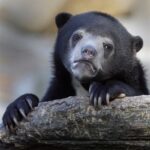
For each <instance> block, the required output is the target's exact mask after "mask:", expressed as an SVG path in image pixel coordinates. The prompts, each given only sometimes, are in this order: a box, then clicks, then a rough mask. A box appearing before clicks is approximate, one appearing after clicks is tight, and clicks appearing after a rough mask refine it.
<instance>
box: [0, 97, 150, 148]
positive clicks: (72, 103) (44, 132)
mask: <svg viewBox="0 0 150 150" xmlns="http://www.w3.org/2000/svg"><path fill="white" fill-rule="evenodd" d="M0 141H1V142H0V148H1V149H2V148H3V149H5V150H6V149H7V150H8V149H9V150H13V148H14V149H15V150H16V149H17V148H18V149H19V148H27V149H32V150H34V149H36V150H40V149H41V148H42V149H44V148H45V149H52V150H56V149H57V150H58V149H61V150H63V149H64V150H72V149H73V150H81V149H82V150H84V149H86V150H88V149H94V150H99V149H102V150H103V149H105V150H107V149H111V150H113V149H114V150H117V149H118V150H120V149H121V150H123V149H127V148H128V149H136V150H137V149H144V150H146V149H149V148H150V96H139V97H127V98H124V99H116V100H115V101H113V102H112V103H111V104H110V105H109V106H102V107H101V108H100V109H97V110H95V109H94V108H93V107H92V106H90V105H89V99H88V98H83V97H69V98H66V99H62V100H56V101H51V102H42V103H40V105H39V106H38V107H37V108H35V110H34V111H33V112H32V113H30V114H29V117H28V120H24V121H22V122H21V123H20V126H19V127H18V128H17V129H16V133H15V134H9V133H8V132H7V131H6V130H5V129H4V128H3V127H1V128H0Z"/></svg>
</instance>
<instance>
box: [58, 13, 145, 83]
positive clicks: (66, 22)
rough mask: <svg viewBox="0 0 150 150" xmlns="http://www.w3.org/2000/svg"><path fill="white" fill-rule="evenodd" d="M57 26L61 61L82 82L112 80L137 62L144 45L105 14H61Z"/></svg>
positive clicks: (139, 39)
mask: <svg viewBox="0 0 150 150" xmlns="http://www.w3.org/2000/svg"><path fill="white" fill-rule="evenodd" d="M56 25H57V27H58V29H59V32H58V37H57V41H56V51H58V55H59V58H60V59H61V61H62V63H63V65H64V66H65V68H66V69H67V70H68V71H69V72H70V74H72V75H73V76H74V77H75V78H77V79H78V80H80V81H83V80H87V79H96V78H98V79H99V80H105V79H108V78H110V77H112V75H113V74H116V73H117V71H118V72H119V71H120V70H123V69H125V68H126V65H132V63H134V61H133V60H134V57H135V54H136V52H137V51H139V50H140V49H141V48H142V45H143V41H142V39H141V38H140V37H139V36H136V37H133V36H131V34H129V33H128V32H127V30H126V29H125V28H124V27H123V26H122V25H121V24H120V23H119V22H118V21H117V20H116V19H115V18H113V17H112V16H110V15H107V14H103V13H97V12H90V13H84V14H80V15H77V16H72V15H71V14H67V13H61V14H59V15H58V16H57V17H56ZM120 66H121V67H120ZM118 67H119V68H118Z"/></svg>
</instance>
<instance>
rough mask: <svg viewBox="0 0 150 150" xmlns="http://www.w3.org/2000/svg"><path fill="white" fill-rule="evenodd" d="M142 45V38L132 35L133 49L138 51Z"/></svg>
mask: <svg viewBox="0 0 150 150" xmlns="http://www.w3.org/2000/svg"><path fill="white" fill-rule="evenodd" d="M142 47H143V39H142V38H141V37H140V36H134V37H133V50H134V51H135V52H138V51H139V50H140V49H141V48H142Z"/></svg>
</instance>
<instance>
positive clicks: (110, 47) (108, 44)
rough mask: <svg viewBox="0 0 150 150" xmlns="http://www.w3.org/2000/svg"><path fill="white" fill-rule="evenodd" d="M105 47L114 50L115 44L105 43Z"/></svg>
mask: <svg viewBox="0 0 150 150" xmlns="http://www.w3.org/2000/svg"><path fill="white" fill-rule="evenodd" d="M103 48H104V50H107V51H112V50H113V45H112V44H110V43H103Z"/></svg>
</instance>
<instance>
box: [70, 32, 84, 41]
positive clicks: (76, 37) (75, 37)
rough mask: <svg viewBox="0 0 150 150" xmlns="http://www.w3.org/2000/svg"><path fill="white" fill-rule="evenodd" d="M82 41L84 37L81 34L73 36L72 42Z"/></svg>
mask: <svg viewBox="0 0 150 150" xmlns="http://www.w3.org/2000/svg"><path fill="white" fill-rule="evenodd" d="M80 39H82V35H81V34H79V33H75V34H74V35H73V36H72V41H73V42H78V41H79V40H80Z"/></svg>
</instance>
